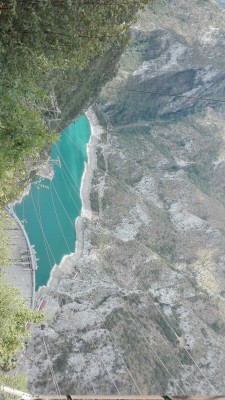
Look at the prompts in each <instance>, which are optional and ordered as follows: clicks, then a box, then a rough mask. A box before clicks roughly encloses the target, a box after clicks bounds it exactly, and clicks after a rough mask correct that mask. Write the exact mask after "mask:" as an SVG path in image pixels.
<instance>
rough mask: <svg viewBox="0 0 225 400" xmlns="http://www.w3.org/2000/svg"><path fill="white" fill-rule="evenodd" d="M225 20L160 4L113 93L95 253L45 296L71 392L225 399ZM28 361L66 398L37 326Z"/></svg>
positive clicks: (107, 100)
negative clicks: (209, 395)
mask: <svg viewBox="0 0 225 400" xmlns="http://www.w3.org/2000/svg"><path fill="white" fill-rule="evenodd" d="M224 21H225V20H224V11H223V10H222V9H220V8H219V7H218V6H217V4H216V2H214V1H210V0H208V1H207V0H206V1H200V0H190V1H188V2H185V1H184V0H180V1H179V4H178V2H177V1H175V0H170V1H161V2H160V1H159V2H157V4H156V5H155V6H154V7H152V8H151V7H149V8H148V9H147V10H145V12H144V13H143V14H141V15H140V16H139V20H138V23H137V24H136V26H135V27H134V28H133V31H132V36H133V40H132V42H131V44H130V45H129V46H128V48H127V50H126V51H125V53H124V55H123V56H122V59H121V61H120V68H119V72H118V75H117V77H116V78H115V79H114V80H113V81H112V82H110V83H109V84H108V85H107V86H106V87H105V89H104V90H103V92H102V94H101V98H100V100H99V107H98V106H96V110H95V111H96V114H97V116H98V118H99V121H100V123H101V124H102V126H103V127H104V132H103V133H102V135H101V140H99V143H98V146H97V168H96V172H95V175H94V179H93V183H92V191H91V203H92V210H93V212H92V215H91V217H87V218H83V220H80V222H82V221H83V225H84V248H83V249H81V251H79V253H77V254H76V256H74V257H72V258H68V259H67V260H66V261H65V262H64V264H63V265H62V266H61V268H59V269H55V271H54V273H53V274H52V279H51V281H50V283H49V285H48V287H47V288H43V289H42V290H41V291H40V293H39V296H40V297H42V296H45V297H46V298H47V314H48V326H47V327H46V328H45V329H44V331H43V335H44V336H45V338H46V342H47V344H48V348H49V353H50V356H51V360H52V365H53V369H54V371H55V373H56V376H57V380H58V382H59V385H60V388H61V391H62V392H70V391H75V392H93V391H94V392H98V393H104V392H108V393H113V392H115V393H117V391H118V392H120V393H129V392H139V391H141V392H149V393H154V392H165V391H166V392H171V393H173V394H181V393H212V394H215V393H216V392H218V393H219V392H223V389H224V384H223V376H224V372H225V360H224V354H223V351H224V345H225V336H224V326H225V313H224V301H225V299H224V297H225V283H224V272H225V269H224V268H225V267H224V257H225V252H224V248H225V229H224V227H225V201H224V188H225V181H224V176H225V174H224V167H225V157H224V154H225V144H224V140H225V139H224V138H225V136H224V119H225V118H224V104H223V103H219V102H214V101H211V100H207V99H209V98H216V99H224V98H225V96H224V81H225V75H224V68H223V65H224V61H225V59H224V54H225V53H224V46H225V22H224ZM129 90H138V91H140V90H141V91H142V92H141V93H140V92H131V91H129ZM143 91H145V92H146V91H147V92H150V91H151V92H152V93H143ZM153 93H154V94H153ZM162 94H177V95H179V96H180V95H181V96H184V97H174V96H172V97H170V96H168V97H167V96H164V95H162ZM185 96H186V97H185ZM189 96H194V97H195V98H189ZM196 97H198V98H196ZM200 97H201V98H202V97H204V98H205V99H206V100H201V99H199V98H200ZM95 123H96V121H94V122H93V125H94V124H95ZM80 222H79V223H80ZM24 361H25V363H24V365H25V368H28V369H29V374H30V388H31V390H33V391H35V392H43V391H45V392H48V391H54V390H55V389H54V385H53V382H52V380H51V375H50V370H49V360H48V359H47V357H46V354H45V350H44V347H43V342H42V338H41V333H40V330H39V328H37V329H36V330H35V332H34V335H33V338H32V340H31V341H30V343H29V347H28V352H27V355H26V359H25V360H24Z"/></svg>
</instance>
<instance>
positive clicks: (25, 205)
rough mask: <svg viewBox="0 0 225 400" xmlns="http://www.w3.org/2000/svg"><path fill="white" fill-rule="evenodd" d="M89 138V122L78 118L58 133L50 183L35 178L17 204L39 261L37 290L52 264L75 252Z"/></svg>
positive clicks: (48, 273) (43, 283)
mask: <svg viewBox="0 0 225 400" xmlns="http://www.w3.org/2000/svg"><path fill="white" fill-rule="evenodd" d="M89 137H90V126H89V122H88V119H87V118H86V117H85V116H81V117H79V118H78V119H76V120H75V121H74V122H72V123H71V124H70V125H69V126H68V127H67V128H66V129H64V131H63V132H62V133H61V135H60V138H59V139H58V140H57V142H56V143H54V144H53V145H52V148H51V164H52V167H53V169H54V177H53V179H52V180H49V179H43V180H41V181H40V178H38V177H35V178H34V181H33V183H32V185H31V188H30V191H29V194H28V195H26V196H24V198H23V200H22V202H21V203H18V204H16V206H15V212H16V214H17V216H18V217H19V219H20V220H21V221H23V223H24V226H25V230H26V232H27V234H28V237H29V240H30V243H31V244H32V245H34V246H35V250H36V256H37V258H38V262H37V264H38V269H37V271H36V289H38V288H39V286H42V285H46V283H47V281H48V278H49V275H50V271H51V269H52V267H53V266H54V264H59V263H60V261H61V259H62V257H63V256H64V255H66V254H70V253H73V252H74V251H75V241H76V232H75V219H76V217H77V216H78V215H80V212H81V199H80V185H81V179H82V175H83V172H84V165H85V161H87V153H86V145H87V143H88V141H89Z"/></svg>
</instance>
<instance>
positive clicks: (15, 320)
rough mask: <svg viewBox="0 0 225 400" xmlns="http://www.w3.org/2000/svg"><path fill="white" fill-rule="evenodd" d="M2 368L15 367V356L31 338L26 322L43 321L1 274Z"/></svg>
mask: <svg viewBox="0 0 225 400" xmlns="http://www.w3.org/2000/svg"><path fill="white" fill-rule="evenodd" d="M0 320H1V325H0V367H2V368H5V369H8V368H10V367H12V365H13V361H12V359H13V356H14V354H15V353H16V351H18V350H19V348H20V346H21V342H22V341H23V340H24V339H25V338H27V337H28V336H29V331H28V330H27V328H26V322H27V321H30V322H33V323H39V322H41V321H42V320H43V313H42V312H41V311H33V310H31V309H29V308H28V307H26V306H25V302H24V301H23V300H22V299H21V298H20V297H19V291H18V290H17V289H16V288H14V287H13V286H11V285H8V284H6V282H5V279H4V277H3V274H2V273H1V274H0Z"/></svg>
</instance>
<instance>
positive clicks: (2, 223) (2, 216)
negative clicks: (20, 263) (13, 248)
mask: <svg viewBox="0 0 225 400" xmlns="http://www.w3.org/2000/svg"><path fill="white" fill-rule="evenodd" d="M9 226H10V221H9V220H8V218H7V215H6V212H5V210H1V209H0V266H1V265H9V264H10V262H11V259H10V254H9V251H8V247H7V235H6V228H7V227H9Z"/></svg>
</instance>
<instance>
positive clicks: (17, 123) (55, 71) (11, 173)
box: [0, 0, 147, 382]
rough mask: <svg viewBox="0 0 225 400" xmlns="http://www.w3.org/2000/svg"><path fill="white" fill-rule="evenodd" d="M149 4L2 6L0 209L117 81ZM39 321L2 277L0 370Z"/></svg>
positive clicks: (4, 255) (42, 1)
mask: <svg viewBox="0 0 225 400" xmlns="http://www.w3.org/2000/svg"><path fill="white" fill-rule="evenodd" d="M146 2H147V1H146V0H135V1H132V0H123V1H120V0H114V1H106V0H99V1H95V0H11V1H10V0H1V1H0V32H1V36H0V209H2V207H3V206H4V205H5V204H6V203H8V202H10V201H13V200H15V198H16V197H17V196H19V195H21V194H22V193H23V192H24V189H25V188H26V187H27V186H28V184H29V182H30V180H31V179H32V177H33V176H34V174H35V170H36V168H37V165H38V164H40V163H41V162H42V160H43V159H45V158H47V157H48V153H49V148H50V144H51V143H52V142H53V141H54V140H55V138H56V137H57V134H58V133H59V132H60V131H61V130H62V128H63V127H65V126H66V124H67V123H68V122H69V121H70V120H71V119H72V118H75V117H76V116H77V115H78V114H79V113H81V112H82V111H83V110H84V109H85V107H87V106H88V104H89V103H90V102H91V101H92V99H93V98H94V97H95V96H96V95H97V94H98V91H99V90H100V88H101V87H102V85H103V83H105V82H106V81H107V80H108V79H109V78H110V77H111V76H112V75H113V73H114V70H115V66H116V63H117V61H118V58H119V56H120V55H121V53H122V50H123V48H124V45H125V44H126V42H127V40H128V28H129V24H130V23H131V22H132V21H133V20H134V18H135V14H136V11H137V10H138V8H140V7H142V6H143V5H144V4H145V3H146ZM4 221H5V219H4V216H3V214H1V219H0V236H1V247H0V266H1V265H4V264H5V263H6V260H8V258H10V254H8V252H7V238H6V237H4V223H5V222H4ZM9 299H10V301H9ZM40 318H41V316H40V314H36V313H31V312H30V311H29V310H28V309H27V308H26V307H25V306H24V304H23V302H22V301H21V300H18V292H17V291H16V290H14V289H13V288H12V287H11V286H9V285H6V283H5V281H4V277H3V276H2V274H1V273H0V319H1V328H0V368H1V367H2V368H4V369H8V368H10V367H11V366H12V364H13V363H12V357H13V354H14V353H15V351H17V350H18V348H19V347H20V345H21V343H22V340H23V339H24V337H26V336H27V331H26V329H25V322H26V321H27V320H30V321H37V320H39V319H40ZM7 379H8V378H7ZM1 382H2V377H1Z"/></svg>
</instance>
